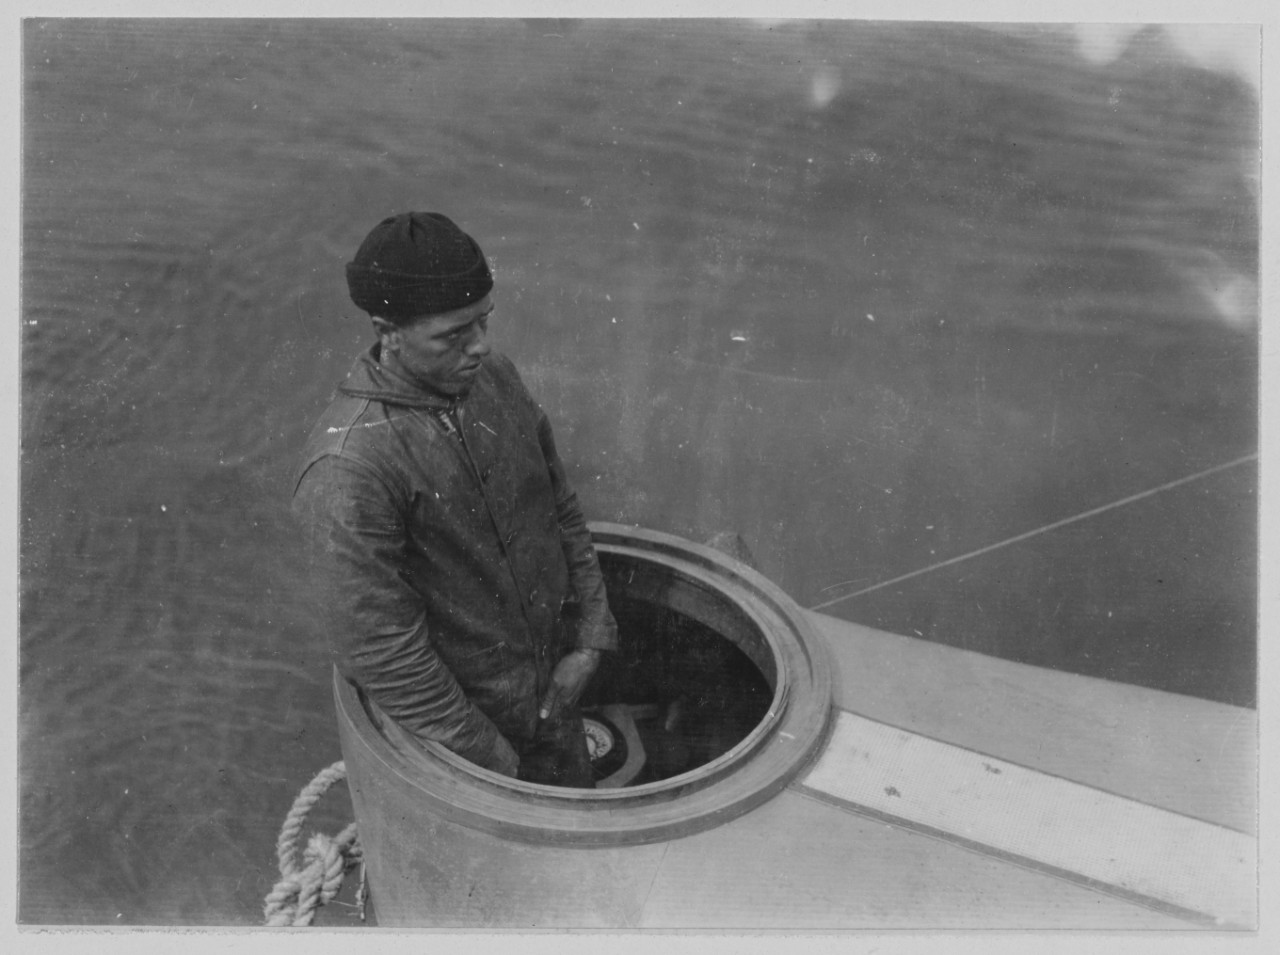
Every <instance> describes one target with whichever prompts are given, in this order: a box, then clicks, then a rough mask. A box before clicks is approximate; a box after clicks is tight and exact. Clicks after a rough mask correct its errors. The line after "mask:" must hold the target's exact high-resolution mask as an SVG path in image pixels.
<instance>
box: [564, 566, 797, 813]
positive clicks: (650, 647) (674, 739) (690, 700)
mask: <svg viewBox="0 0 1280 955" xmlns="http://www.w3.org/2000/svg"><path fill="white" fill-rule="evenodd" d="M600 558H601V566H602V569H603V570H604V574H605V585H606V589H607V590H608V593H609V607H610V609H611V610H612V611H613V615H614V618H615V619H616V620H617V622H618V636H619V649H618V651H617V652H616V653H609V654H606V655H605V656H604V658H603V661H602V663H601V666H600V669H599V670H598V671H597V672H596V675H595V678H594V679H593V681H592V683H591V685H590V686H589V688H588V689H587V692H586V693H585V694H584V696H583V699H582V709H583V724H584V729H585V730H586V734H587V748H588V750H589V751H590V753H591V757H592V760H591V764H592V769H593V771H594V775H595V779H596V788H598V789H611V788H622V787H634V786H643V785H647V784H649V783H655V782H661V781H663V780H667V779H671V778H672V777H675V776H680V775H682V774H684V773H688V772H691V771H693V770H696V769H698V768H699V767H702V766H705V765H707V764H709V763H712V762H714V761H715V760H717V759H719V758H720V757H722V756H724V755H725V754H727V753H729V752H730V751H732V750H733V749H734V747H736V746H738V745H739V744H741V743H742V742H743V741H744V740H746V739H747V737H748V736H750V735H751V732H752V731H753V730H754V729H756V727H758V726H759V725H760V724H761V723H762V722H763V721H764V720H765V717H766V716H768V714H769V710H770V704H771V703H772V702H773V700H774V694H775V691H776V690H777V660H776V659H775V658H774V655H773V653H772V651H771V650H770V648H769V646H768V644H767V641H766V640H764V639H763V635H762V634H760V633H759V632H758V628H755V627H754V626H753V625H752V622H751V621H750V619H749V618H746V617H744V616H742V615H740V614H736V613H734V612H733V608H732V605H731V604H729V603H725V604H723V605H720V606H716V604H717V603H718V601H715V600H712V601H708V602H707V607H706V609H708V610H712V611H713V612H712V617H713V624H714V625H708V623H705V622H703V621H701V620H698V619H695V618H693V617H691V616H689V615H688V614H686V613H683V612H681V611H679V610H676V609H674V608H673V607H671V606H670V605H669V597H670V594H671V590H672V585H673V581H672V580H671V579H670V578H669V576H668V575H667V574H666V573H664V572H663V571H662V568H660V567H659V566H658V565H653V564H647V563H646V562H643V561H636V560H634V559H631V558H628V557H627V556H624V555H619V554H615V553H610V552H608V551H607V550H606V551H605V552H604V553H602V554H601V555H600ZM726 630H727V631H729V632H728V633H725V632H724V631H726ZM735 637H736V638H737V640H738V641H741V643H743V644H745V646H746V647H747V650H744V649H743V647H742V646H740V645H739V643H737V642H735V640H734V639H733V638H735ZM748 650H749V651H750V652H747V651H748Z"/></svg>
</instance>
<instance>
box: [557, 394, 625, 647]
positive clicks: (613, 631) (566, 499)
mask: <svg viewBox="0 0 1280 955" xmlns="http://www.w3.org/2000/svg"><path fill="white" fill-rule="evenodd" d="M538 443H539V444H540V445H541V446H542V455H543V457H544V458H545V459H546V462H547V471H548V473H549V474H550V475H551V487H552V490H553V491H554V493H555V500H556V518H557V520H558V522H559V524H560V546H561V547H562V548H563V549H564V559H565V562H566V563H567V564H568V565H569V584H570V586H571V587H572V590H573V593H572V596H575V597H576V598H577V603H578V608H577V614H576V618H577V619H576V628H577V635H576V639H575V641H574V646H575V647H579V648H586V647H592V648H595V649H599V650H616V649H618V625H617V623H615V622H614V619H613V614H612V613H611V612H610V610H609V602H608V599H607V597H606V595H605V589H604V575H603V574H602V573H601V572H600V561H599V560H598V559H597V558H596V549H595V547H593V546H592V544H591V532H590V531H589V530H587V521H586V518H585V517H583V515H582V508H581V507H580V506H579V505H578V495H577V494H575V493H574V492H573V489H572V488H570V487H569V482H568V480H567V478H566V477H565V473H564V465H563V464H562V463H561V461H560V455H559V454H557V453H556V444H555V438H554V437H553V436H552V434H551V422H550V421H548V420H547V416H546V415H545V414H544V415H541V416H540V417H539V419H538Z"/></svg>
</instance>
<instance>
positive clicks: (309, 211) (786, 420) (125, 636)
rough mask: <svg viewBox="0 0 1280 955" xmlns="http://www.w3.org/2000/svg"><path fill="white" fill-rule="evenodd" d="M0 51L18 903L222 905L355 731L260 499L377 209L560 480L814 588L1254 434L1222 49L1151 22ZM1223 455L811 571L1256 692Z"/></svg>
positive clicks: (263, 878)
mask: <svg viewBox="0 0 1280 955" xmlns="http://www.w3.org/2000/svg"><path fill="white" fill-rule="evenodd" d="M24 76H25V87H24V111H25V115H24V121H25V127H24V130H25V134H24V142H23V156H24V166H23V170H24V209H23V311H22V321H23V330H22V331H23V334H22V442H23V445H22V500H21V508H22V511H21V521H22V540H21V548H22V551H21V559H22V576H21V673H20V680H21V694H20V695H21V724H20V729H21V734H22V739H21V748H20V770H21V792H22V821H21V826H22V844H21V877H20V888H21V898H20V910H19V915H20V918H21V919H22V920H23V921H26V922H68V921H69V922H84V923H94V924H174V923H185V924H206V923H220V924H253V923H255V922H257V921H258V919H259V917H260V911H261V900H262V897H263V895H264V894H265V892H266V891H267V889H268V888H269V887H270V884H271V882H272V880H273V877H274V872H273V865H274V860H273V844H274V839H275V834H276V830H277V827H278V826H279V823H280V821H281V820H282V818H283V815H284V812H285V811H286V809H287V808H288V806H289V804H290V802H291V800H292V798H293V796H294V795H295V794H296V792H297V791H298V789H299V788H300V787H301V786H302V785H303V784H304V783H305V782H306V781H308V780H309V779H310V778H311V776H312V775H313V774H314V773H315V772H316V771H317V770H319V769H320V768H322V767H323V766H326V765H328V764H329V763H330V762H332V761H334V760H336V759H338V758H340V754H339V752H338V749H337V740H336V734H335V732H334V727H333V723H332V704H331V701H330V698H329V688H328V685H327V675H328V670H327V667H328V664H327V658H326V653H325V649H324V647H323V646H321V645H320V643H319V641H318V640H317V637H316V633H317V630H316V619H315V617H314V612H313V610H312V608H311V607H310V606H309V605H308V603H307V601H306V598H305V591H304V588H303V586H302V583H303V582H302V581H301V580H300V579H299V577H298V572H297V570H296V556H295V555H296V550H295V542H294V540H293V539H292V537H291V533H292V532H291V528H290V524H289V518H288V511H287V501H288V497H289V493H290V490H291V483H290V482H291V471H292V468H293V465H294V461H295V456H296V454H297V452H298V450H299V448H300V446H301V444H302V442H303V440H304V438H305V436H306V434H307V432H308V430H309V429H310V427H311V424H312V422H313V421H314V419H315V417H316V416H317V414H318V413H319V411H320V410H321V408H322V407H323V406H324V404H325V403H326V401H327V399H328V396H329V395H330V394H331V392H332V389H333V388H334V386H335V385H336V384H337V382H338V381H339V380H340V379H341V377H342V376H343V374H344V373H345V371H346V368H347V367H348V365H349V364H350V361H351V359H352V358H353V356H354V355H355V354H356V353H357V352H358V351H359V350H360V349H361V348H363V347H364V346H365V345H366V344H367V342H368V341H369V340H370V335H369V329H368V325H367V321H366V320H364V319H363V318H362V317H361V316H359V315H358V314H357V312H356V310H355V309H354V307H353V306H352V305H351V304H350V302H349V301H348V299H347V298H346V293H345V288H344V284H343V271H342V266H343V263H344V262H346V261H347V260H348V259H349V258H350V256H351V254H352V252H353V251H354V249H355V248H356V246H357V245H358V244H359V242H360V240H361V239H362V238H363V236H364V235H365V233H366V232H367V231H368V230H369V228H371V227H372V225H373V224H374V223H376V222H377V221H378V220H379V219H381V218H382V217H384V216H386V215H389V214H392V213H394V212H398V211H403V210H405V209H409V208H418V209H435V210H440V211H444V212H446V213H447V214H449V215H451V216H453V217H454V218H455V219H457V221H459V222H460V223H461V224H462V225H463V226H464V228H466V229H467V230H468V231H470V232H471V233H472V234H473V235H475V236H476V237H477V238H478V240H479V241H480V242H481V244H482V245H483V247H484V248H485V250H486V252H487V253H488V254H489V255H490V257H491V259H492V261H493V264H494V266H495V271H496V276H497V289H496V292H495V295H496V299H497V302H498V309H499V311H498V313H497V315H496V316H495V319H494V321H493V323H492V326H491V328H492V332H493V337H494V342H495V345H496V346H497V347H498V348H500V349H502V350H504V351H506V352H507V353H508V354H509V355H511V356H512V357H513V358H514V359H515V361H516V363H517V364H518V366H519V367H520V368H521V370H522V372H523V373H524V375H525V377H526V380H527V382H528V384H529V386H530V388H531V389H532V390H533V392H534V393H535V394H536V395H537V397H538V398H539V399H540V400H541V401H542V402H543V404H544V406H545V407H546V409H547V411H548V412H549V414H550V415H551V416H552V419H553V421H554V422H555V424H556V428H557V437H558V441H559V444H560V447H561V451H562V453H563V455H564V457H565V458H566V460H567V462H568V463H569V467H570V474H571V478H572V479H573V481H574V482H575V483H576V485H577V487H578V488H579V491H580V495H581V497H582V500H583V503H584V506H585V509H586V510H587V512H588V514H589V516H590V517H592V518H596V519H605V520H612V521H621V522H632V523H636V524H641V525H645V526H648V527H652V528H656V529H660V530H666V531H670V532H674V533H677V534H681V535H684V536H687V537H690V538H693V539H696V540H702V539H705V538H707V537H708V536H710V535H711V534H713V533H715V532H718V531H722V530H733V531H736V532H738V533H740V534H741V535H742V537H743V539H744V540H745V542H746V543H747V545H748V547H749V548H750V549H751V550H752V551H753V552H754V554H755V556H756V559H757V562H758V564H759V566H760V567H761V569H762V570H763V571H764V572H765V573H766V574H767V575H768V576H770V577H771V578H772V579H774V580H775V581H777V582H778V583H779V584H780V585H781V586H782V587H783V588H784V589H786V590H787V591H788V592H789V593H791V594H792V595H793V596H794V597H795V598H796V600H797V601H798V602H800V603H801V604H802V605H806V606H811V605H814V604H819V603H827V602H829V601H831V600H833V599H835V598H839V597H841V596H842V595H844V594H848V593H853V592H854V591H856V590H859V589H861V588H863V587H866V586H869V585H871V584H874V583H876V582H879V581H883V580H887V579H889V578H892V577H896V576H898V575H900V574H903V573H907V572H909V571H912V570H914V569H917V568H920V567H924V566H927V565H929V564H932V563H935V562H937V561H940V560H944V559H946V558H948V557H951V556H955V555H959V554H963V553H967V552H968V551H971V550H974V549H977V548H981V547H984V546H986V545H989V544H992V543H995V542H998V541H1001V540H1004V539H1006V538H1009V537H1012V536H1015V535H1018V534H1021V533H1024V532H1026V531H1028V530H1031V529H1033V528H1036V527H1040V526H1042V525H1045V524H1048V523H1051V522H1054V521H1058V520H1061V519H1063V518H1065V517H1068V516H1070V515H1073V514H1077V513H1080V512H1082V511H1085V510H1088V509H1090V508H1094V507H1098V506H1100V505H1103V504H1106V503H1107V502H1110V501H1114V500H1117V499H1119V498H1123V497H1125V496H1127V495H1131V494H1135V493H1138V492H1141V491H1143V490H1145V489H1147V488H1151V487H1154V486H1158V485H1161V484H1163V483H1165V482H1168V481H1171V480H1174V479H1177V478H1180V477H1183V476H1185V475H1189V474H1194V473H1197V472H1199V471H1201V470H1203V469H1206V468H1210V467H1213V466H1215V465H1217V464H1220V463H1222V462H1224V461H1228V460H1233V459H1235V458H1238V457H1240V456H1241V455H1246V454H1249V453H1251V452H1252V451H1253V450H1254V448H1255V446H1256V405H1257V388H1256V375H1257V342H1256V334H1255V322H1256V317H1257V306H1256V297H1255V298H1251V297H1250V295H1251V291H1250V289H1251V286H1250V282H1251V281H1252V280H1253V278H1254V277H1255V276H1256V271H1257V241H1256V236H1257V225H1256V212H1255V209H1256V196H1255V194H1254V191H1253V189H1254V187H1255V184H1256V174H1257V165H1256V160H1255V159H1251V157H1253V156H1256V148H1257V137H1256V122H1257V105H1256V102H1255V96H1254V93H1253V92H1252V91H1251V90H1250V89H1249V88H1247V87H1246V86H1244V85H1242V84H1240V83H1239V82H1238V81H1236V80H1233V79H1231V78H1229V77H1226V76H1222V75H1218V74H1214V73H1210V72H1206V71H1203V70H1199V69H1196V68H1194V67H1192V66H1190V65H1188V64H1187V63H1186V62H1184V61H1183V60H1182V59H1181V58H1179V57H1178V56H1176V55H1175V54H1174V52H1173V51H1172V50H1171V48H1170V47H1169V46H1168V45H1167V44H1166V43H1165V41H1164V40H1163V39H1162V38H1161V36H1160V35H1159V34H1158V33H1157V32H1144V33H1140V34H1139V35H1138V36H1137V37H1135V38H1134V40H1133V43H1132V44H1131V46H1130V48H1129V49H1128V50H1127V51H1125V52H1124V53H1123V54H1122V55H1121V56H1120V57H1119V58H1118V59H1117V60H1115V61H1114V62H1111V63H1108V64H1102V65H1099V64H1092V63H1089V62H1087V61H1086V60H1084V59H1083V58H1081V57H1080V56H1079V55H1078V54H1077V52H1076V49H1075V46H1074V43H1073V41H1072V38H1071V36H1070V34H1069V33H1067V32H1064V31H1058V30H1048V29H1045V30H1039V29H1026V30H1022V31H1004V32H995V31H990V30H980V29H976V28H970V27H963V26H948V25H933V24H914V25H901V24H890V23H876V24H867V23H839V24H836V23H828V24H808V25H806V24H798V25H797V24H791V25H778V26H775V27H773V28H771V29H765V28H763V27H760V26H757V25H754V24H749V23H737V22H731V21H724V22H714V23H708V22H660V21H658V22H644V23H640V22H611V21H599V22H587V23H577V24H573V23H560V22H554V23H553V22H521V21H484V22H479V21H418V22H407V21H392V22H372V21H261V22H258V21H254V22H250V21H205V22H202V21H113V22H98V21H83V20H81V21H67V20H62V21H58V20H50V21H27V22H26V24H25V29H24ZM1251 150H1252V151H1253V152H1251ZM1253 288H1256V284H1255V285H1254V286H1253ZM1255 495H1256V476H1255V472H1254V468H1253V467H1252V466H1251V465H1246V466H1241V467H1237V468H1232V469H1229V470H1226V471H1222V472H1219V473H1216V474H1214V475H1212V476H1210V477H1206V478H1204V479H1203V480H1199V481H1195V482H1192V483H1189V484H1186V485H1182V486H1180V487H1178V488H1176V489H1173V490H1170V491H1168V492H1167V493H1162V494H1159V495H1156V496H1153V497H1151V498H1147V499H1144V500H1143V501H1141V502H1138V503H1135V504H1133V505H1130V506H1128V507H1125V508H1120V509H1117V510H1114V511H1111V512H1108V513H1107V514H1106V515H1105V516H1100V517H1098V518H1096V519H1090V520H1087V521H1081V522H1078V523H1075V524H1072V525H1070V526H1069V527H1065V528H1063V529H1061V530H1060V531H1054V532H1052V533H1049V534H1045V535H1043V536H1040V537H1036V538H1034V539H1031V540H1028V541H1026V542H1024V543H1021V544H1018V545H1015V546H1011V547H1008V548H1003V549H1000V550H997V551H993V552H991V553H990V554H987V555H985V556H983V557H980V558H975V559H973V560H971V561H965V562H962V563H959V564H956V565H954V566H952V567H949V568H946V569H944V570H939V571H937V572H935V573H931V574H927V575H923V576H921V577H918V578H914V579H913V580H911V581H909V582H906V583H904V584H902V585H900V586H895V587H889V588H884V589H881V590H878V591H875V592H874V593H871V594H867V595H865V596H862V597H857V598H854V599H850V600H845V601H842V602H839V603H836V604H833V605H830V606H829V607H828V611H827V612H830V613H834V614H837V615H840V616H844V617H846V618H847V619H850V620H855V621H858V622H862V623H866V624H870V625H872V626H877V627H882V628H884V629H888V630H891V631H895V632H900V633H906V634H918V635H920V636H922V637H924V638H925V639H929V640H935V641H941V642H945V643H949V644H952V645H957V646H963V647H968V648H971V649H975V650H979V651H981V652H984V653H991V654H996V655H999V656H1003V657H1008V658H1012V659H1017V660H1023V661H1027V662H1031V663H1035V664H1039V665H1043V666H1051V667H1056V668H1059V669H1064V670H1069V671H1072V672H1077V673H1085V674H1089V675H1093V676H1100V677H1104V678H1108V679H1114V680H1122V681H1127V682H1132V683H1136V684H1141V685H1144V686H1149V687H1157V688H1160V689H1165V690H1169V691H1173V692H1178V693H1188V694H1193V695H1196V696H1202V697H1206V698H1210V699H1216V700H1222V701H1225V702H1231V703H1236V704H1239V705H1246V706H1248V705H1252V704H1253V702H1254V680H1255V668H1254V657H1255V646H1256V636H1255V622H1254V609H1253V608H1254V602H1255V597H1256V584H1255V563H1254V554H1255V550H1256V499H1255ZM349 812H350V810H349V806H348V805H347V804H345V802H344V797H342V796H336V797H334V800H333V804H332V805H331V806H326V808H325V809H324V810H323V811H322V812H321V814H320V817H319V818H317V819H316V823H317V824H318V826H319V827H320V828H323V829H325V830H327V831H337V829H338V828H340V827H341V825H343V824H344V823H345V822H346V821H347V817H348V815H349Z"/></svg>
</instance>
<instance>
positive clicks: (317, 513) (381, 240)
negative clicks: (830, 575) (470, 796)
mask: <svg viewBox="0 0 1280 955" xmlns="http://www.w3.org/2000/svg"><path fill="white" fill-rule="evenodd" d="M347 284H348V288H349V290H350V293H351V298H352V301H354V302H355V303H356V305H357V306H359V307H360V308H361V309H363V310H364V311H366V312H368V313H369V315H370V317H371V318H372V321H373V328H374V331H375V333H376V334H377V342H376V343H375V344H374V345H373V346H372V347H371V348H370V349H369V350H368V351H367V352H365V353H364V354H363V355H361V356H360V358H359V359H358V360H357V361H356V363H355V366H354V367H353V368H352V370H351V372H350V374H349V375H348V376H347V379H346V381H345V382H344V383H343V384H342V385H341V386H340V387H339V389H338V392H339V393H338V395H337V396H336V397H335V398H334V400H333V402H332V404H331V405H330V406H329V408H328V410H327V411H326V412H325V413H324V414H323V415H322V417H321V419H320V421H319V423H318V424H317V426H316V428H315V430H314V432H313V433H312V435H311V438H310V440H309V442H308V445H307V449H306V451H305V454H304V460H303V465H302V470H301V472H300V475H299V477H298V483H297V485H296V489H295V492H294V507H295V511H296V512H297V513H298V515H299V516H300V518H301V521H302V524H303V526H304V528H306V529H307V531H308V539H309V542H310V552H309V557H310V561H311V568H310V569H311V574H312V579H313V580H314V582H315V584H316V587H317V591H318V593H319V594H320V595H321V596H322V598H323V599H324V602H325V606H326V608H327V611H328V619H329V622H330V626H331V629H332V636H333V638H334V644H335V646H336V648H337V649H338V662H339V668H340V670H341V672H342V673H343V674H344V676H346V678H347V679H349V680H351V681H352V682H353V683H355V684H356V685H357V686H358V687H360V689H361V690H362V691H363V693H364V694H365V695H366V697H367V698H368V699H370V700H371V701H372V702H373V703H375V704H376V705H377V707H379V708H380V709H381V710H382V711H383V712H384V713H385V714H386V715H388V716H389V717H390V718H392V719H393V720H395V721H396V722H398V723H399V724H400V725H401V726H403V727H404V728H405V729H407V730H409V731H410V732H411V733H413V734H414V735H415V736H417V737H418V738H420V739H423V740H434V741H436V742H438V743H441V744H443V745H444V746H446V747H448V748H449V749H451V750H452V751H453V752H455V753H457V754H459V755H460V756H463V757H464V758H466V759H468V760H471V761H472V762H474V763H476V764H478V765H480V766H482V767H484V768H486V769H490V770H494V771H496V772H499V773H503V774H505V775H508V776H518V777H519V778H520V779H524V780H527V781H530V782H540V783H548V784H552V785H561V786H588V787H589V786H591V785H592V777H591V768H590V762H589V757H588V755H587V749H586V741H585V737H584V735H583V731H582V722H581V718H580V716H579V715H578V711H577V708H576V704H577V701H578V699H579V697H580V696H581V694H582V691H583V689H584V688H585V686H586V684H587V682H588V680H590V678H591V675H592V674H593V673H594V671H595V669H596V667H597V666H598V664H599V658H600V655H601V654H602V653H603V652H604V651H606V650H613V649H616V647H617V640H618V638H617V627H616V625H615V623H614V620H613V617H612V615H611V614H610V612H609V608H608V605H607V603H606V599H605V591H604V582H603V579H602V577H601V573H600V566H599V563H598V561H597V560H596V556H595V551H594V550H593V549H592V546H591V541H590V537H589V535H588V532H587V528H586V522H585V520H584V519H583V516H582V511H581V510H580V508H579V506H578V503H577V498H576V497H575V495H574V494H573V492H572V491H571V490H570V488H569V487H568V485H567V483H566V481H565V473H564V468H563V466H562V465H561V462H560V458H559V457H558V455H557V454H556V449H555V443H554V441H553V440H552V434H551V427H550V424H549V423H548V421H547V418H546V415H545V414H543V412H542V410H541V409H540V408H539V407H538V405H537V404H536V403H535V402H534V400H533V398H531V397H530V395H529V393H528V392H527V391H526V390H525V387H524V385H523V383H522V382H521V381H520V378H519V376H518V375H517V373H516V370H515V367H514V366H513V365H512V364H511V362H510V361H509V360H507V359H506V358H504V357H502V356H500V355H498V354H496V353H493V352H491V351H490V348H489V345H488V343H487V341H486V339H485V336H486V330H487V324H488V321H489V318H490V315H491V314H492V313H493V310H494V305H493V298H492V296H491V294H490V292H491V289H492V288H493V279H492V276H491V274H490V271H489V266H488V263H487V262H486V261H485V257H484V254H483V253H482V252H481V251H480V247H479V246H478V245H477V244H476V243H475V241H474V240H473V239H472V238H471V237H470V236H468V235H467V234H466V233H465V232H463V231H462V230H461V229H459V228H458V227H457V226H456V225H455V224H454V223H453V222H452V221H450V220H449V219H448V218H446V217H445V216H443V215H440V214H438V213H430V212H428V213H421V212H412V213H405V214H403V215H398V216H394V217H392V218H389V219H386V220H384V221H383V222H381V223H379V224H378V226H377V227H376V228H374V230H373V231H372V232H371V233H370V234H369V236H368V238H366V239H365V241H364V243H363V244H362V245H361V246H360V249H359V251H358V252H357V253H356V257H355V260H354V261H353V262H351V263H349V264H348V266H347Z"/></svg>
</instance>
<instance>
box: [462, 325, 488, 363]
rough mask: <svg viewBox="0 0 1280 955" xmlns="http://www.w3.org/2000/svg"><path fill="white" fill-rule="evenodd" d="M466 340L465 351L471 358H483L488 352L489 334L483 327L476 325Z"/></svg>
mask: <svg viewBox="0 0 1280 955" xmlns="http://www.w3.org/2000/svg"><path fill="white" fill-rule="evenodd" d="M468 337H469V340H468V342H467V348H466V352H467V354H468V355H470V356H471V357H472V358H483V357H484V356H485V355H487V354H489V335H488V333H487V332H486V331H485V329H483V328H480V327H477V328H476V329H475V332H474V333H473V334H471V335H470V336H468Z"/></svg>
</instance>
